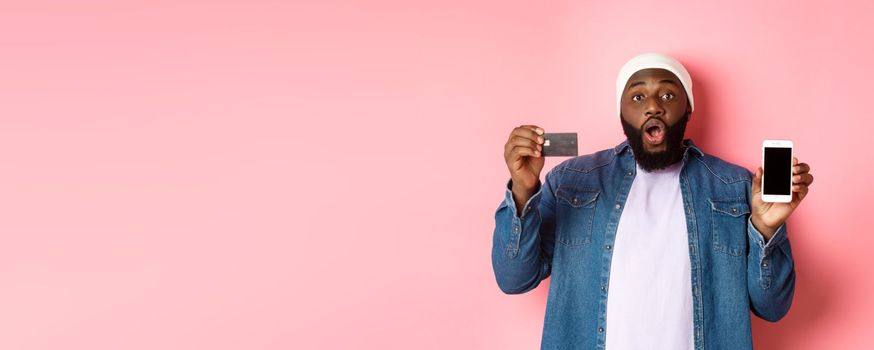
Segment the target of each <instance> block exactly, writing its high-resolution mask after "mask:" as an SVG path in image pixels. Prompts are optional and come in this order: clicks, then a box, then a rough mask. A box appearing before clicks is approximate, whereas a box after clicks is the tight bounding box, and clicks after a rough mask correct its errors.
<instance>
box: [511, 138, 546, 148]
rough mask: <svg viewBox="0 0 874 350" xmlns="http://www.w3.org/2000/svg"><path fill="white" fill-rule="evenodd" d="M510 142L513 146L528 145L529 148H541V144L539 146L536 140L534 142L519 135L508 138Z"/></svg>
mask: <svg viewBox="0 0 874 350" xmlns="http://www.w3.org/2000/svg"><path fill="white" fill-rule="evenodd" d="M510 144H511V145H513V146H525V147H530V148H531V149H536V150H538V151H540V150H542V149H543V148H542V146H540V145H539V144H538V143H537V142H535V141H533V140H531V139H529V138H525V137H521V136H515V137H513V138H512V139H510Z"/></svg>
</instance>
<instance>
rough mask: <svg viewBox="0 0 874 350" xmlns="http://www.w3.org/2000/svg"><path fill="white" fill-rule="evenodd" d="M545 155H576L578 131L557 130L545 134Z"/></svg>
mask: <svg viewBox="0 0 874 350" xmlns="http://www.w3.org/2000/svg"><path fill="white" fill-rule="evenodd" d="M542 146H543V152H542V153H541V154H543V156H544V157H576V156H577V133H575V132H555V133H549V132H548V133H544V134H543V145H542Z"/></svg>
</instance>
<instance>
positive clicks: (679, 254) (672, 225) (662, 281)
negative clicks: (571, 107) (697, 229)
mask: <svg viewBox="0 0 874 350" xmlns="http://www.w3.org/2000/svg"><path fill="white" fill-rule="evenodd" d="M682 166H683V162H677V163H676V164H673V165H671V166H670V167H668V168H665V169H662V170H656V171H653V172H646V171H644V170H643V169H641V168H640V166H638V167H637V175H636V176H635V178H634V182H633V183H632V184H631V190H630V192H629V194H628V200H627V201H626V202H625V209H624V210H623V211H622V216H621V217H620V219H619V226H618V228H617V231H616V241H615V243H614V247H612V249H613V260H612V263H611V271H610V285H609V287H608V288H609V289H608V292H607V293H608V294H607V327H606V331H607V334H606V336H607V350H621V349H694V348H695V346H694V338H693V327H694V326H693V322H692V279H691V266H690V262H689V240H688V234H687V231H686V216H685V214H684V212H683V197H682V195H681V193H680V170H681V169H682Z"/></svg>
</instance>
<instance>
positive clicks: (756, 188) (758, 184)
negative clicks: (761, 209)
mask: <svg viewBox="0 0 874 350" xmlns="http://www.w3.org/2000/svg"><path fill="white" fill-rule="evenodd" d="M752 192H753V194H757V193H760V192H762V167H758V168H756V172H755V174H753V188H752Z"/></svg>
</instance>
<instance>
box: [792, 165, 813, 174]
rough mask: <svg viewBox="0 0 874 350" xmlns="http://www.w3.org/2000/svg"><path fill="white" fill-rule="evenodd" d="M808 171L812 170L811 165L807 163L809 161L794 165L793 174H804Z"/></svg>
mask: <svg viewBox="0 0 874 350" xmlns="http://www.w3.org/2000/svg"><path fill="white" fill-rule="evenodd" d="M806 172H810V166H809V165H807V163H801V164H797V165H795V166H794V167H792V173H793V174H803V173H806Z"/></svg>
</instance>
